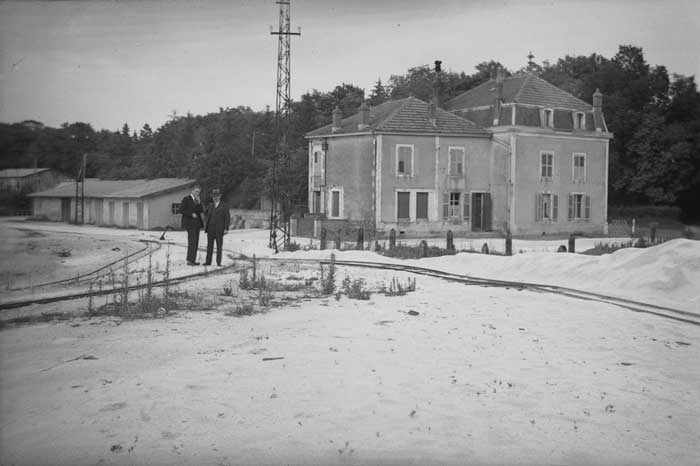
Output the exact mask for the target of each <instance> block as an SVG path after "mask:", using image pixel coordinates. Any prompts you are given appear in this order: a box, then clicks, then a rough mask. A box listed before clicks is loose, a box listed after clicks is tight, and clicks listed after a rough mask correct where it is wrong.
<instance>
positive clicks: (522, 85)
mask: <svg viewBox="0 0 700 466" xmlns="http://www.w3.org/2000/svg"><path fill="white" fill-rule="evenodd" d="M526 75H527V77H526V78H525V80H524V81H523V83H522V84H521V85H520V89H518V92H516V93H515V95H514V96H513V102H518V99H519V98H520V94H522V93H523V89H525V86H527V83H529V82H530V79H531V78H532V76H533V74H532V73H527V74H526ZM542 81H544V79H543V80H542Z"/></svg>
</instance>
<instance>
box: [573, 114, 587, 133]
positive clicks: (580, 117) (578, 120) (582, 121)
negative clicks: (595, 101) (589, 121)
mask: <svg viewBox="0 0 700 466" xmlns="http://www.w3.org/2000/svg"><path fill="white" fill-rule="evenodd" d="M574 129H586V114H585V113H583V112H576V113H575V114H574Z"/></svg>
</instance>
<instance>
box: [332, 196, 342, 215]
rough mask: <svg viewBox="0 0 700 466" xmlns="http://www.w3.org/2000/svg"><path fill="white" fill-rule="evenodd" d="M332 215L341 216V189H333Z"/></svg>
mask: <svg viewBox="0 0 700 466" xmlns="http://www.w3.org/2000/svg"><path fill="white" fill-rule="evenodd" d="M331 217H340V191H331Z"/></svg>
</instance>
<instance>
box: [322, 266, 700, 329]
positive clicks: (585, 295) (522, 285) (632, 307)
mask: <svg viewBox="0 0 700 466" xmlns="http://www.w3.org/2000/svg"><path fill="white" fill-rule="evenodd" d="M319 262H321V263H322V264H330V263H331V262H335V265H336V266H346V267H364V268H375V269H382V270H395V271H400V272H409V273H414V274H418V275H426V276H429V277H434V278H441V279H444V280H450V281H454V282H458V283H463V284H465V285H478V286H493V287H499V288H514V289H526V290H531V291H539V292H544V293H552V294H558V295H562V296H568V297H570V298H575V299H581V300H586V301H596V302H601V303H607V304H612V305H614V306H618V307H621V308H623V309H626V310H629V311H634V312H641V313H646V314H653V315H656V316H659V317H664V318H667V319H672V320H676V321H679V322H685V323H689V324H694V325H700V313H697V312H690V311H684V310H681V309H674V308H671V307H666V306H659V305H656V304H651V303H645V302H642V301H636V300H632V299H627V298H620V297H617V296H610V295H606V294H602V293H594V292H590V291H584V290H578V289H574V288H568V287H564V286H556V285H546V284H541V283H529V282H514V281H507V280H495V279H490V278H481V277H473V276H469V275H460V274H455V273H451V272H444V271H441V270H434V269H428V268H425V267H417V266H412V265H405V264H391V263H379V262H362V261H339V260H336V261H331V260H321V261H319Z"/></svg>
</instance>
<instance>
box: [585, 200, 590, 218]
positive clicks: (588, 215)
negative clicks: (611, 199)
mask: <svg viewBox="0 0 700 466" xmlns="http://www.w3.org/2000/svg"><path fill="white" fill-rule="evenodd" d="M585 197H586V210H585V218H586V220H590V219H591V196H585Z"/></svg>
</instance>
